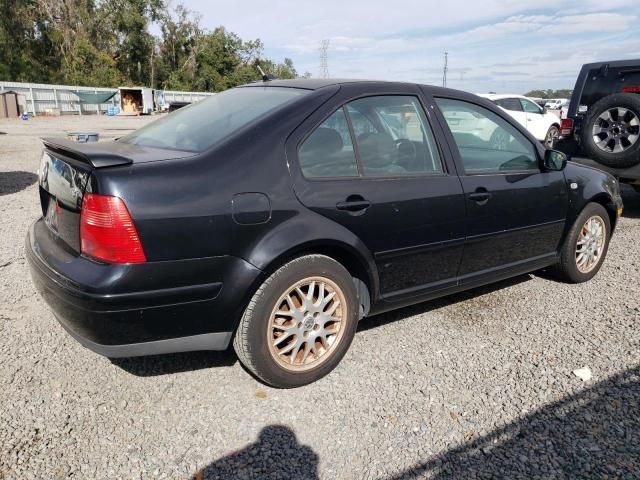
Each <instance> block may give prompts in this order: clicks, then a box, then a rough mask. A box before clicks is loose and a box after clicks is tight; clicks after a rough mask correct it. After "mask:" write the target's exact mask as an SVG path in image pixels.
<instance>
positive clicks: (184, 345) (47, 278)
mask: <svg viewBox="0 0 640 480" xmlns="http://www.w3.org/2000/svg"><path fill="white" fill-rule="evenodd" d="M26 254H27V259H28V262H29V266H30V270H31V276H32V278H33V282H34V284H35V286H36V289H37V290H38V292H39V293H40V294H41V295H42V297H43V298H44V300H45V301H46V302H47V304H48V305H49V306H50V308H51V310H52V311H53V313H54V315H55V316H56V318H57V319H58V321H59V322H60V323H61V324H62V326H63V327H64V328H65V329H66V330H67V331H68V332H69V333H70V334H71V335H72V336H73V337H74V338H75V339H76V340H78V341H79V342H80V343H81V344H82V345H84V346H85V347H87V348H89V349H91V350H93V351H95V352H97V353H99V354H101V355H105V356H108V357H128V356H140V355H153V354H160V353H171V352H182V351H192V350H224V349H226V348H227V347H228V345H229V341H230V339H231V335H232V333H233V331H234V330H235V327H236V325H237V320H238V318H239V316H240V313H241V311H242V308H243V306H244V304H245V303H246V300H247V299H246V296H247V294H248V292H249V291H250V289H251V286H252V285H253V284H254V282H255V281H256V280H257V279H258V278H259V277H260V276H261V275H262V272H261V271H260V270H258V269H257V268H255V267H254V266H253V265H251V264H249V263H247V262H245V261H244V260H241V259H239V258H236V257H230V256H220V257H207V258H200V259H192V260H175V261H163V262H148V263H143V264H135V265H105V264H100V263H96V262H93V261H91V260H88V259H86V258H84V257H81V256H77V255H76V254H73V253H71V252H69V251H67V250H65V248H64V247H63V246H62V244H61V243H60V242H59V241H58V240H57V239H56V238H55V237H54V235H53V234H52V233H51V232H50V231H49V229H48V228H46V226H45V225H44V222H43V221H42V220H38V221H37V222H35V223H34V224H33V225H32V226H31V228H30V229H29V233H28V235H27V239H26Z"/></svg>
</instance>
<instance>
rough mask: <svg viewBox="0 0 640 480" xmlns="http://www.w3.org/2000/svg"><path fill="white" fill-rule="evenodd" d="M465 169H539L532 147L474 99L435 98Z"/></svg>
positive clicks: (479, 171) (505, 122)
mask: <svg viewBox="0 0 640 480" xmlns="http://www.w3.org/2000/svg"><path fill="white" fill-rule="evenodd" d="M436 103H437V104H438V106H439V107H440V110H441V111H442V114H443V115H444V118H445V120H446V121H447V125H449V128H450V129H451V133H452V134H453V138H454V140H455V142H456V145H457V146H458V151H459V152H460V157H461V158H462V163H463V164H464V169H465V172H466V173H472V174H473V173H495V172H499V173H505V172H510V171H529V170H538V160H537V158H538V157H537V154H536V150H535V147H534V146H533V144H532V143H531V142H530V141H529V140H528V139H527V138H526V137H525V136H524V135H522V134H521V133H520V132H519V131H518V130H517V129H516V128H515V127H514V126H513V125H511V124H510V123H509V122H507V121H506V120H505V119H503V118H501V117H500V116H498V115H496V114H495V113H493V112H492V111H490V110H488V109H486V108H483V107H480V106H478V105H475V104H473V103H469V102H464V101H460V100H451V99H447V98H438V99H436Z"/></svg>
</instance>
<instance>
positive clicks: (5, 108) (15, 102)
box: [0, 90, 22, 118]
mask: <svg viewBox="0 0 640 480" xmlns="http://www.w3.org/2000/svg"><path fill="white" fill-rule="evenodd" d="M19 96H20V94H19V93H18V92H14V91H13V90H9V91H7V92H2V93H0V118H17V117H19V116H20V114H21V113H22V112H21V111H20V110H21V108H20V99H19V98H18V97H19Z"/></svg>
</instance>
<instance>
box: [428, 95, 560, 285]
mask: <svg viewBox="0 0 640 480" xmlns="http://www.w3.org/2000/svg"><path fill="white" fill-rule="evenodd" d="M436 103H437V105H438V107H439V110H440V112H442V113H443V114H442V113H440V112H438V115H439V118H440V119H441V121H442V122H444V123H446V118H447V116H449V115H448V113H449V114H450V112H465V113H467V114H471V115H472V116H473V117H474V118H476V119H478V124H479V125H484V124H487V123H489V124H491V125H492V126H491V128H494V129H496V130H499V131H502V132H503V135H504V136H506V137H508V138H509V141H508V142H507V144H506V146H504V147H503V148H500V149H497V148H495V147H494V146H493V145H492V144H491V143H489V142H486V141H484V140H482V139H481V135H480V136H469V135H468V134H467V133H464V132H462V133H460V132H457V131H456V127H455V125H447V126H448V127H449V131H448V132H447V135H448V137H449V139H450V142H451V144H452V149H454V150H455V151H456V162H457V164H458V171H459V172H460V179H461V181H462V186H463V190H464V193H465V195H466V206H467V219H468V231H467V239H466V243H465V248H464V253H463V257H462V262H461V266H460V272H459V275H460V283H461V284H464V283H473V282H474V281H477V280H478V279H479V278H481V277H485V276H491V275H494V276H495V275H501V274H502V273H504V271H505V270H509V271H516V270H523V271H526V270H527V269H528V270H531V269H533V268H536V267H539V266H544V265H546V264H550V263H552V262H553V261H554V260H555V259H556V252H557V251H558V248H559V243H560V240H561V237H562V234H563V229H564V225H565V219H566V215H567V208H568V199H567V189H566V184H565V179H564V174H563V173H562V172H548V171H545V172H543V171H541V170H540V167H539V165H540V150H539V148H540V147H539V146H538V145H537V144H536V143H534V142H532V140H531V139H530V138H529V137H527V136H526V135H525V134H523V133H522V132H521V131H519V130H518V129H517V128H516V127H515V126H514V125H513V124H512V123H511V121H509V120H508V119H507V118H506V117H503V116H502V115H499V114H498V113H497V112H495V111H493V110H491V109H489V108H487V107H485V106H482V105H481V104H480V103H475V102H474V101H473V100H471V99H469V98H465V99H462V98H444V97H441V98H436ZM501 272H502V273H501Z"/></svg>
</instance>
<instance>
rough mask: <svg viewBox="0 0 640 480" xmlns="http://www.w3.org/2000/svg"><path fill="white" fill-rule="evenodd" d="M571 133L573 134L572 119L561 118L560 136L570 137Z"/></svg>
mask: <svg viewBox="0 0 640 480" xmlns="http://www.w3.org/2000/svg"><path fill="white" fill-rule="evenodd" d="M572 133H573V119H571V118H563V119H562V120H561V121H560V136H561V137H570V136H571V134H572Z"/></svg>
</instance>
